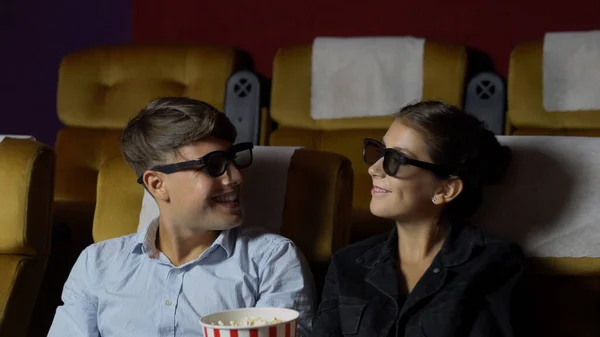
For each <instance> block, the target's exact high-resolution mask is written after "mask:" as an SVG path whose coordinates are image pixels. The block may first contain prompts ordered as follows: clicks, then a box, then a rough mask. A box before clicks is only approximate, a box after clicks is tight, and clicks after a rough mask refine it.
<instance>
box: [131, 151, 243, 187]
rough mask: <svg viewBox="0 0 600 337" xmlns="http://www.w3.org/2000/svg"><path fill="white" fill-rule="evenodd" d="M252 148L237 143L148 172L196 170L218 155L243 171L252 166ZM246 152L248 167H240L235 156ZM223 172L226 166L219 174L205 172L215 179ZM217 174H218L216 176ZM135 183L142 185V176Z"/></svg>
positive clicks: (158, 166)
mask: <svg viewBox="0 0 600 337" xmlns="http://www.w3.org/2000/svg"><path fill="white" fill-rule="evenodd" d="M253 148H254V144H252V143H251V142H244V143H239V144H235V145H233V146H232V147H230V148H229V149H228V150H227V151H221V150H219V151H213V152H209V153H207V154H205V155H204V156H202V157H200V158H198V159H194V160H188V161H184V162H181V163H174V164H165V165H157V166H154V167H152V168H150V170H152V171H157V172H162V173H166V174H171V173H175V172H179V171H183V170H187V169H190V168H198V167H201V166H206V163H208V162H210V159H211V158H212V157H214V156H218V155H220V156H224V157H225V158H226V159H227V162H228V163H229V162H231V163H233V165H234V166H235V167H237V168H238V169H244V168H246V167H248V166H250V164H252V160H253V157H252V149H253ZM246 150H250V161H249V162H248V165H244V166H240V165H238V164H237V163H236V161H235V154H236V153H238V152H241V151H246ZM225 171H227V164H226V165H223V171H222V172H220V173H219V172H215V173H214V174H210V173H209V172H206V173H207V174H208V175H210V176H211V177H213V178H217V177H219V176H221V175H222V174H223V173H225ZM217 173H219V174H217ZM137 182H138V184H143V183H144V175H143V174H142V175H141V176H139V177H138V180H137Z"/></svg>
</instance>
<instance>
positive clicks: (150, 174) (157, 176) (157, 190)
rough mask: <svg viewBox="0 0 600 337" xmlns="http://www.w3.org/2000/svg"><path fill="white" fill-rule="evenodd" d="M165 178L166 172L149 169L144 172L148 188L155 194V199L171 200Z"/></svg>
mask: <svg viewBox="0 0 600 337" xmlns="http://www.w3.org/2000/svg"><path fill="white" fill-rule="evenodd" d="M164 178H165V177H164V174H162V173H159V172H156V171H152V170H147V171H146V172H144V174H143V180H144V184H145V185H146V189H148V192H150V194H152V196H154V199H159V200H162V201H169V199H170V198H169V191H168V189H167V184H166V182H165V179H164Z"/></svg>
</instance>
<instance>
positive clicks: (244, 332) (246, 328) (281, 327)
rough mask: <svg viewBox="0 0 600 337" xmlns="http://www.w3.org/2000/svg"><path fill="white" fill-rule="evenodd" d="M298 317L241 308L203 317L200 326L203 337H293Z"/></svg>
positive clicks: (279, 310)
mask: <svg viewBox="0 0 600 337" xmlns="http://www.w3.org/2000/svg"><path fill="white" fill-rule="evenodd" d="M299 316H300V314H299V313H298V312H297V311H295V310H291V309H283V308H243V309H235V310H229V311H223V312H218V313H215V314H211V315H207V316H204V317H202V318H201V319H200V324H201V325H202V328H203V332H204V337H296V336H297V328H298V317H299ZM275 319H276V320H277V322H273V321H274V320H275ZM256 320H262V322H257V321H256ZM252 322H254V325H251V324H252ZM240 324H243V325H240Z"/></svg>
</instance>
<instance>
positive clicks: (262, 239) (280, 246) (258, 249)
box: [233, 227, 297, 262]
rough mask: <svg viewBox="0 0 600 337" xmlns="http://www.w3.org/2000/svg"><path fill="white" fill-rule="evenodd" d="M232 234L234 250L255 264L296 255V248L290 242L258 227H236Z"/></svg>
mask: <svg viewBox="0 0 600 337" xmlns="http://www.w3.org/2000/svg"><path fill="white" fill-rule="evenodd" d="M233 234H234V235H235V242H236V243H235V246H236V247H235V249H236V250H237V251H239V252H244V254H248V257H250V259H252V260H254V261H257V262H259V261H264V260H268V259H270V258H272V257H274V256H277V255H281V254H290V253H291V254H293V255H295V254H297V247H296V245H295V244H294V242H293V241H292V240H290V239H288V238H286V237H284V236H282V235H279V234H276V233H273V232H269V231H267V230H266V229H263V228H260V227H238V228H236V230H235V232H234V233H233Z"/></svg>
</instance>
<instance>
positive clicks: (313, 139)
mask: <svg viewBox="0 0 600 337" xmlns="http://www.w3.org/2000/svg"><path fill="white" fill-rule="evenodd" d="M311 53H312V46H311V45H301V46H294V47H286V48H281V49H279V51H278V52H277V55H276V56H275V60H274V64H273V83H272V92H271V107H270V109H271V110H270V115H271V118H272V119H273V120H274V121H275V122H277V123H278V125H279V128H278V129H277V130H275V131H273V132H272V133H271V135H270V139H269V144H270V145H291V146H304V147H306V148H308V149H315V150H322V151H329V152H333V153H338V154H341V155H344V156H345V157H347V158H349V159H350V161H351V162H352V165H353V168H354V173H355V174H354V202H353V215H352V219H353V220H352V241H356V240H359V239H361V238H365V237H368V236H370V235H373V234H375V233H379V232H381V231H387V230H389V228H390V227H389V222H386V221H381V220H377V219H375V218H374V217H373V216H372V215H371V214H370V212H369V208H368V206H369V201H370V198H371V195H370V190H371V186H372V183H371V178H370V177H369V176H368V174H367V166H366V165H365V164H364V163H363V161H362V146H363V138H365V137H371V138H380V137H382V136H383V134H384V133H385V130H386V129H387V128H388V127H389V125H390V123H391V121H392V119H391V118H390V117H365V118H341V119H329V120H314V119H313V118H312V117H311V112H310V105H311ZM466 67H467V51H466V48H464V47H462V46H457V45H451V44H443V43H437V42H433V41H426V42H425V49H424V56H423V99H424V100H441V101H444V102H446V103H449V104H454V105H457V106H461V105H462V99H463V92H464V83H465V76H466ZM400 108H401V107H398V109H400Z"/></svg>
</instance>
